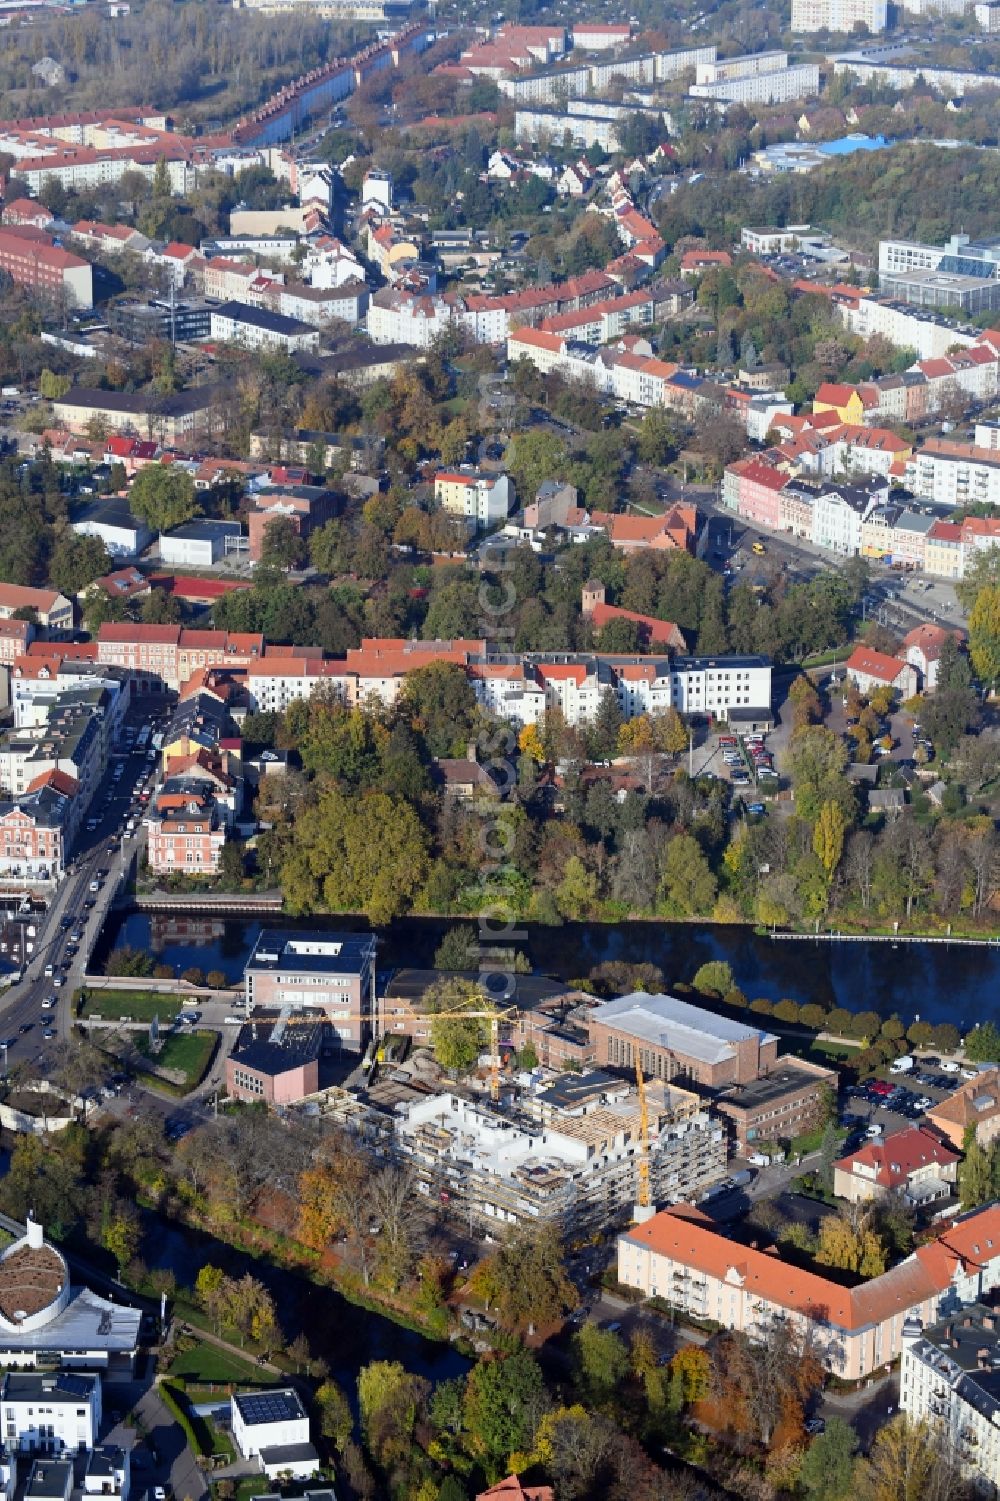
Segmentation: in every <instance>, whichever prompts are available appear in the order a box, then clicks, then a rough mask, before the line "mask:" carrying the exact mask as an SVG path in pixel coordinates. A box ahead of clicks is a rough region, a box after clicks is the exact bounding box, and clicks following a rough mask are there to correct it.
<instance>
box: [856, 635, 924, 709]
mask: <svg viewBox="0 0 1000 1501" xmlns="http://www.w3.org/2000/svg"><path fill="white" fill-rule="evenodd" d="M846 672H847V676H848V677H849V678H850V680H851V682H852V683H854V685H855V686H856V687H857V689H858V691H859V693H871V691H872V689H873V688H894V689H895V690H896V692H897V693H898V694H899V695H900V697H901V698H912V697H913V695H914V694H915V693H916V691H917V687H918V680H917V669H916V668H915V667H913V666H911V664H910V663H909V662H902V661H900V659H899V657H890V656H888V655H887V653H886V652H884V651H873V649H872V648H871V647H870V646H856V647H855V648H854V650H853V651H852V652H851V655H850V656H849V657H848V659H847V666H846Z"/></svg>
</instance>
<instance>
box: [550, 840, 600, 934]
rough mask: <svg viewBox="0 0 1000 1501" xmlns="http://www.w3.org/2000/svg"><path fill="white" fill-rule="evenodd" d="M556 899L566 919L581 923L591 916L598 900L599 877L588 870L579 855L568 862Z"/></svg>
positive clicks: (573, 856)
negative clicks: (581, 920) (583, 919)
mask: <svg viewBox="0 0 1000 1501" xmlns="http://www.w3.org/2000/svg"><path fill="white" fill-rule="evenodd" d="M555 897H556V905H557V906H558V908H559V911H560V912H561V913H562V915H563V916H564V917H568V918H570V919H571V920H577V921H579V920H580V919H582V918H584V917H587V916H588V915H589V913H590V911H591V909H592V907H593V905H594V903H595V902H596V900H597V877H596V875H595V874H594V872H593V871H591V870H588V869H587V867H586V866H585V865H584V863H583V861H582V860H581V859H580V856H579V855H570V857H569V859H568V860H567V861H566V865H565V869H564V872H563V878H562V880H561V881H560V882H559V885H558V886H557V887H556V891H555Z"/></svg>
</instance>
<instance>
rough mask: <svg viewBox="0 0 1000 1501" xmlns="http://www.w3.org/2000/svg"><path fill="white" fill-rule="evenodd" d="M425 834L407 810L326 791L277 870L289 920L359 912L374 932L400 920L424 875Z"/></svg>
mask: <svg viewBox="0 0 1000 1501" xmlns="http://www.w3.org/2000/svg"><path fill="white" fill-rule="evenodd" d="M427 847H428V841H427V834H426V832H425V830H424V828H423V825H422V824H421V822H420V819H419V817H418V815H417V813H416V812H415V811H414V809H413V808H412V807H411V806H410V804H409V803H407V802H405V801H404V800H403V799H402V798H397V797H391V796H389V794H387V793H384V792H376V791H370V792H365V793H363V794H362V795H361V796H355V795H348V794H345V793H344V792H342V791H341V790H340V788H339V787H331V788H329V789H328V790H327V791H325V792H324V793H322V794H321V796H320V797H319V799H318V800H317V802H316V803H315V804H314V805H313V806H312V807H310V808H307V809H306V810H305V812H304V813H302V814H300V816H299V817H298V819H297V821H296V825H295V841H294V844H293V845H292V846H291V847H290V849H289V851H288V854H287V855H286V857H285V859H284V862H283V864H282V871H281V884H282V890H283V891H284V893H285V900H286V904H287V906H288V909H289V911H290V912H293V913H304V912H316V911H322V910H324V909H325V910H327V911H331V912H356V911H362V912H364V913H365V915H366V916H367V917H368V918H369V920H370V921H371V922H372V923H374V924H376V925H377V926H381V925H384V924H385V923H388V922H391V920H392V919H393V918H394V917H397V916H399V914H400V913H402V912H405V911H406V910H407V908H408V907H409V905H410V903H411V902H412V901H413V898H414V897H415V896H416V894H417V892H418V891H419V890H420V888H421V886H422V885H423V882H424V878H425V876H426V874H427V869H428V859H427Z"/></svg>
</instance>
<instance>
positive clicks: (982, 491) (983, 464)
mask: <svg viewBox="0 0 1000 1501" xmlns="http://www.w3.org/2000/svg"><path fill="white" fill-rule="evenodd" d="M906 471H907V479H908V481H909V482H910V484H911V485H912V486H913V490H914V493H915V494H917V495H920V496H922V497H923V498H924V499H925V500H932V501H934V502H936V503H937V504H938V505H945V506H967V505H972V504H974V503H976V502H977V501H978V502H983V503H985V504H986V505H993V506H1000V454H997V453H994V452H992V451H991V450H989V449H981V448H975V447H973V446H972V445H971V444H966V443H949V442H944V441H941V442H932V443H928V444H927V445H926V446H925V447H924V448H919V449H918V450H917V452H916V453H915V454H914V455H913V457H912V458H911V459H910V460H909V462H908V464H907V466H906Z"/></svg>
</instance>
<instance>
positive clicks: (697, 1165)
mask: <svg viewBox="0 0 1000 1501" xmlns="http://www.w3.org/2000/svg"><path fill="white" fill-rule="evenodd" d="M646 1095H647V1107H648V1112H649V1153H648V1160H649V1175H650V1190H651V1196H652V1199H653V1201H654V1203H668V1202H675V1201H677V1200H683V1199H690V1198H692V1197H693V1196H694V1195H695V1194H696V1193H697V1191H698V1190H699V1189H701V1188H704V1187H705V1186H706V1185H708V1184H709V1183H712V1182H714V1181H716V1180H717V1179H720V1178H722V1177H723V1176H724V1175H725V1171H726V1140H725V1132H724V1130H723V1127H722V1125H721V1123H720V1122H718V1121H716V1120H713V1119H712V1118H711V1117H710V1115H709V1114H708V1111H707V1110H706V1109H705V1106H704V1103H703V1101H702V1100H700V1099H699V1098H698V1096H697V1095H695V1094H692V1093H690V1091H688V1090H683V1089H678V1088H676V1087H674V1086H671V1085H668V1084H665V1083H664V1082H662V1081H660V1080H653V1081H650V1083H648V1084H647V1085H646ZM393 1147H394V1151H395V1154H396V1155H397V1156H398V1157H399V1158H400V1159H401V1160H403V1161H408V1162H409V1163H411V1164H412V1166H413V1167H414V1169H415V1171H416V1173H417V1178H418V1183H419V1188H420V1191H421V1192H422V1193H423V1194H425V1195H426V1196H427V1197H428V1198H430V1199H433V1200H436V1201H438V1202H439V1203H441V1204H444V1205H447V1206H448V1207H449V1208H450V1209H451V1210H453V1211H454V1212H456V1213H458V1214H460V1215H462V1217H463V1218H465V1217H467V1218H468V1219H469V1221H470V1222H472V1221H475V1222H478V1223H479V1224H482V1225H489V1224H496V1223H500V1224H520V1223H528V1224H537V1223H542V1222H546V1221H555V1222H558V1223H559V1224H560V1225H561V1227H562V1228H563V1229H570V1230H573V1231H578V1230H582V1229H588V1228H590V1227H596V1226H604V1225H607V1224H609V1223H614V1222H616V1221H621V1220H622V1219H623V1218H624V1217H625V1216H626V1215H628V1214H630V1213H631V1210H632V1206H633V1204H634V1203H635V1201H636V1197H637V1189H638V1178H639V1162H640V1159H641V1157H642V1154H643V1144H642V1133H641V1129H640V1106H639V1099H638V1096H637V1093H636V1090H635V1088H634V1086H632V1085H631V1084H629V1083H627V1082H625V1081H623V1080H621V1079H616V1078H614V1077H613V1076H612V1075H610V1074H605V1073H602V1072H600V1071H596V1070H595V1071H592V1072H590V1073H586V1074H575V1073H567V1074H565V1075H563V1076H562V1077H560V1078H558V1079H557V1080H556V1081H555V1082H551V1081H550V1082H543V1083H542V1084H540V1085H539V1086H538V1087H536V1088H535V1089H533V1090H529V1091H528V1092H527V1093H526V1094H525V1096H524V1097H523V1099H522V1100H521V1101H520V1102H519V1103H518V1104H517V1105H516V1106H510V1105H507V1106H504V1107H498V1106H495V1105H492V1104H490V1103H488V1102H486V1101H483V1100H471V1099H468V1098H466V1097H464V1096H462V1095H459V1094H453V1093H440V1094H435V1095H432V1096H429V1097H427V1098H424V1099H418V1100H414V1101H411V1102H409V1103H407V1104H404V1105H401V1106H400V1107H398V1114H397V1117H396V1120H395V1126H394V1140H393Z"/></svg>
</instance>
